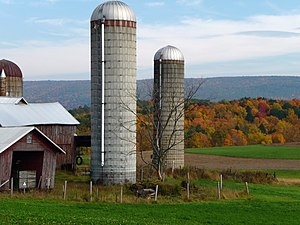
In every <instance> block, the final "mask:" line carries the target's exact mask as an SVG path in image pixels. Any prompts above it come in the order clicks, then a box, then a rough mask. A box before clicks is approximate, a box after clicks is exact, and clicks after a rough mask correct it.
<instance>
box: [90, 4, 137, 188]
mask: <svg viewBox="0 0 300 225" xmlns="http://www.w3.org/2000/svg"><path fill="white" fill-rule="evenodd" d="M91 82H92V83H91V92H92V102H91V122H92V135H91V138H92V157H91V172H92V180H93V181H94V182H95V183H103V184H120V183H126V182H135V181H136V150H135V149H136V147H135V146H136V118H135V112H136V102H135V98H134V96H135V94H136V17H135V14H134V12H133V11H132V10H131V9H130V8H129V7H128V5H126V4H125V3H123V2H120V1H108V2H105V3H103V4H100V5H99V6H98V7H97V8H96V9H95V10H94V12H93V14H92V17H91Z"/></svg>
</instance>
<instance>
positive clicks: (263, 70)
mask: <svg viewBox="0 0 300 225" xmlns="http://www.w3.org/2000/svg"><path fill="white" fill-rule="evenodd" d="M124 2H125V3H127V4H128V5H129V6H130V7H131V8H132V9H133V10H134V12H135V13H136V16H137V22H138V32H137V35H138V37H137V48H138V52H137V62H138V65H137V66H138V68H137V79H144V78H151V77H152V74H153V56H154V54H155V52H156V51H157V50H158V49H160V48H161V47H164V46H166V45H174V46H176V47H178V48H179V49H180V50H181V51H182V52H183V54H184V56H185V65H186V71H185V73H186V77H202V78H207V77H218V76H246V75H300V67H299V62H300V1H299V0H174V1H167V0H166V1H163V0H161V1H135V0H128V1H124ZM101 3H102V1H98V0H0V28H1V34H0V58H5V59H9V60H12V61H14V62H16V63H17V64H18V65H19V66H20V67H21V69H22V71H23V74H24V78H25V80H45V79H47V80H62V79H64V80H65V79H69V80H71V79H90V75H89V74H90V62H89V60H90V43H89V42H90V39H89V20H90V15H91V14H92V12H93V10H94V8H96V6H97V5H99V4H101Z"/></svg>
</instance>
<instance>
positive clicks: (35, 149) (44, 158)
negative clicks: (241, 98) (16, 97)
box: [0, 127, 65, 189]
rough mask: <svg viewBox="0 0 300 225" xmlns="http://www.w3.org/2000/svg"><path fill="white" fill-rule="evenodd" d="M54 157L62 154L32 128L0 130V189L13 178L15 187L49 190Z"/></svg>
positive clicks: (52, 182)
mask: <svg viewBox="0 0 300 225" xmlns="http://www.w3.org/2000/svg"><path fill="white" fill-rule="evenodd" d="M58 154H65V151H64V150H63V149H62V148H60V147H59V146H58V145H57V144H55V143H54V142H53V141H52V140H51V139H49V138H48V137H47V136H46V135H45V134H43V133H42V132H41V131H40V130H39V129H37V128H35V127H13V128H0V186H1V184H3V183H5V182H7V181H8V180H10V178H12V177H13V178H14V187H15V188H22V187H24V186H25V187H26V188H37V187H38V188H42V189H44V188H53V187H54V177H55V165H56V156H57V155H58ZM24 182H25V184H24ZM23 185H24V186H23ZM8 187H9V182H8V183H7V185H4V186H3V187H2V188H8Z"/></svg>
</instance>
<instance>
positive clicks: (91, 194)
mask: <svg viewBox="0 0 300 225" xmlns="http://www.w3.org/2000/svg"><path fill="white" fill-rule="evenodd" d="M90 201H93V181H90Z"/></svg>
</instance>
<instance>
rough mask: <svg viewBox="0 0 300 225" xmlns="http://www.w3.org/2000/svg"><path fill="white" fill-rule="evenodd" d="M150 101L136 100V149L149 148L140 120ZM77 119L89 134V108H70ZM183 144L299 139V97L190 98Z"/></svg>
mask: <svg viewBox="0 0 300 225" xmlns="http://www.w3.org/2000/svg"><path fill="white" fill-rule="evenodd" d="M151 106H152V102H151V101H140V102H138V104H137V109H138V116H137V118H138V119H137V150H141V149H142V150H150V148H151V146H150V144H149V142H148V141H147V138H139V137H140V135H139V134H141V133H144V132H146V131H145V130H144V129H145V128H144V126H142V124H143V123H144V122H145V121H143V123H142V120H143V119H145V120H146V117H148V115H146V113H145V107H151ZM70 113H71V114H73V115H74V116H75V118H76V119H78V120H79V121H80V123H81V124H80V126H79V127H78V130H77V134H78V135H90V131H91V129H90V125H91V124H90V108H89V107H88V106H84V107H79V108H77V109H73V110H70ZM184 130H185V142H184V143H185V147H186V148H206V147H216V146H241V145H254V144H284V143H291V142H299V141H300V100H297V99H292V100H289V101H287V100H273V99H266V98H242V99H240V100H232V101H226V100H222V101H219V102H211V101H209V100H202V99H192V100H191V101H189V102H188V103H186V104H185V119H184Z"/></svg>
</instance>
